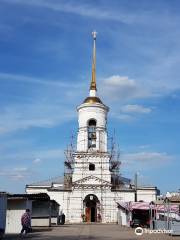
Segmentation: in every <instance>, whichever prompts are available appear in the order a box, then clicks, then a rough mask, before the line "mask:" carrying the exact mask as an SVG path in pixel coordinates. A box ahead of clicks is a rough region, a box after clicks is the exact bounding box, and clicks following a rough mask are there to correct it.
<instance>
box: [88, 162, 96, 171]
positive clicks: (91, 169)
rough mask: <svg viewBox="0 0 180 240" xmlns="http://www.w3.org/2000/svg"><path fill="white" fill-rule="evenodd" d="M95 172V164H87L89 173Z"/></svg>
mask: <svg viewBox="0 0 180 240" xmlns="http://www.w3.org/2000/svg"><path fill="white" fill-rule="evenodd" d="M94 170H95V164H93V163H90V164H89V171H94Z"/></svg>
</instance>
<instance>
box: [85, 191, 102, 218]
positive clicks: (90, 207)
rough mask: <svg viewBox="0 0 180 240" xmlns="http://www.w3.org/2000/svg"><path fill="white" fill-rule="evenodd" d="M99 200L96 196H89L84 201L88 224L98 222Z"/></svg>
mask: <svg viewBox="0 0 180 240" xmlns="http://www.w3.org/2000/svg"><path fill="white" fill-rule="evenodd" d="M98 203H99V200H98V198H97V197H96V196H95V195H94V194H89V195H87V196H86V197H85V199H84V206H85V215H86V216H85V219H86V222H97V204H98Z"/></svg>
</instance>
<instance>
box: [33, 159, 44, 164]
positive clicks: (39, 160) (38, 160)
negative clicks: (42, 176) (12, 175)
mask: <svg viewBox="0 0 180 240" xmlns="http://www.w3.org/2000/svg"><path fill="white" fill-rule="evenodd" d="M40 162H42V160H41V159H40V158H35V159H34V160H33V163H34V164H37V163H40Z"/></svg>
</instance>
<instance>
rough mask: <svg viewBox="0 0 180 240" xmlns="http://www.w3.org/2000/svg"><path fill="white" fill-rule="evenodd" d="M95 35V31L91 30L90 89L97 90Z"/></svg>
mask: <svg viewBox="0 0 180 240" xmlns="http://www.w3.org/2000/svg"><path fill="white" fill-rule="evenodd" d="M96 35H97V32H96V31H93V32H92V36H93V42H94V44H93V62H92V79H91V86H90V90H95V91H96V90H97V88H96Z"/></svg>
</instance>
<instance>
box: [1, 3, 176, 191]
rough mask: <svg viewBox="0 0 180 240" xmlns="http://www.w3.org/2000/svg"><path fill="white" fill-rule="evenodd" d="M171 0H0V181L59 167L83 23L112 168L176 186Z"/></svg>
mask: <svg viewBox="0 0 180 240" xmlns="http://www.w3.org/2000/svg"><path fill="white" fill-rule="evenodd" d="M179 8H180V3H179V1H175V0H172V1H165V0H163V1H161V0H158V1H147V0H146V1H145V0H144V1H141V0H134V1H128V0H121V1H116V0H114V1H105V0H101V1H98V0H94V1H93V0H91V1H80V0H79V1H75V0H74V1H65V0H64V1H63V0H61V1H60V0H59V1H58V0H29V1H24V0H1V4H0V53H1V54H0V190H6V191H10V192H23V191H24V187H25V184H27V183H32V182H36V181H40V180H44V179H49V178H51V177H56V176H59V175H62V174H63V171H64V167H63V161H64V149H65V148H66V147H67V145H68V144H69V142H70V139H71V136H72V134H74V136H75V137H76V133H77V127H78V125H77V113H76V106H77V105H79V104H80V103H81V102H82V101H83V99H84V98H85V97H86V96H87V95H88V90H89V82H90V79H91V62H92V37H91V32H92V30H94V29H95V30H96V31H97V32H98V36H97V82H98V95H99V96H100V97H101V98H102V99H103V101H104V103H105V104H106V105H108V106H109V107H110V112H109V117H108V130H109V135H112V134H113V132H114V129H115V134H116V142H117V143H118V144H119V146H120V150H121V161H122V166H121V173H122V175H123V176H127V177H131V178H133V176H134V174H135V172H138V174H139V183H144V184H153V185H156V186H158V187H159V188H160V190H161V191H162V192H166V191H177V190H178V189H179V188H180V185H179V183H180V178H179V169H180V162H179V156H180V148H179V140H180V137H179V132H180V124H179V122H180V110H179V106H180V80H179V79H180V71H179V66H180V57H179V52H180V41H179V38H180V14H179Z"/></svg>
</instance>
